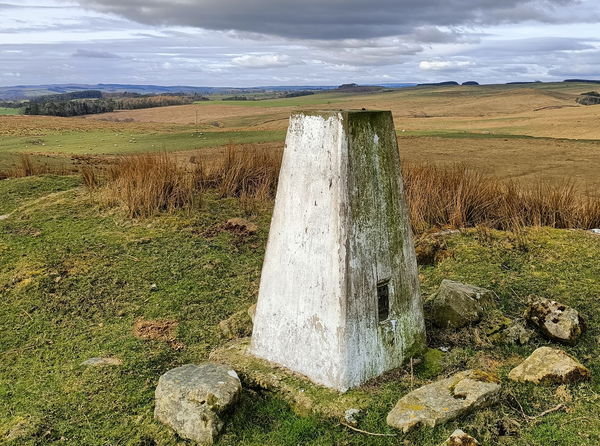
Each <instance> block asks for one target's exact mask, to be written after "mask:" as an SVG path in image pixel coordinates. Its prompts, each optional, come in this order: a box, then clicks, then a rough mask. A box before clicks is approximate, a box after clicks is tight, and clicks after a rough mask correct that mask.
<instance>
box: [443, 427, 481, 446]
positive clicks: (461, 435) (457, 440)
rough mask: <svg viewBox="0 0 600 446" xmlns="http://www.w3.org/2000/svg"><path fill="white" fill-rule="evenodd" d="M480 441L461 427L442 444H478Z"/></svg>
mask: <svg viewBox="0 0 600 446" xmlns="http://www.w3.org/2000/svg"><path fill="white" fill-rule="evenodd" d="M478 445H479V442H478V441H477V440H476V439H475V438H473V437H471V436H470V435H469V434H467V433H465V432H464V431H462V430H461V429H456V430H455V431H454V432H452V435H450V438H448V439H447V440H446V441H445V442H444V443H442V444H441V445H440V446H478Z"/></svg>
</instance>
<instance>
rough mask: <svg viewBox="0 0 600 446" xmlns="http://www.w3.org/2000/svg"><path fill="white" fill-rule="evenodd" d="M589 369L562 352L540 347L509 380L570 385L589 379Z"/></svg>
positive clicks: (516, 369)
mask: <svg viewBox="0 0 600 446" xmlns="http://www.w3.org/2000/svg"><path fill="white" fill-rule="evenodd" d="M590 376H591V372H590V371H589V369H587V368H586V367H584V366H583V365H581V364H580V363H579V362H578V361H577V360H576V359H575V358H573V357H572V356H570V355H568V354H567V353H565V352H564V351H562V350H558V349H554V348H550V347H540V348H538V349H537V350H535V351H534V352H533V353H532V354H531V355H530V356H529V357H528V358H527V359H526V360H525V361H523V362H522V363H521V364H519V365H518V366H517V367H515V368H514V369H512V370H511V371H510V373H509V374H508V378H509V379H511V380H513V381H518V382H532V383H535V384H540V383H570V382H575V381H581V380H585V379H588V378H589V377H590Z"/></svg>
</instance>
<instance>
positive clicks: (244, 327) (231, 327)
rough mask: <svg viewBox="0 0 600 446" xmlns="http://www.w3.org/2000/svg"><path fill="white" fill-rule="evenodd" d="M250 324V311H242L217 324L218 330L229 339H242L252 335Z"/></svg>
mask: <svg viewBox="0 0 600 446" xmlns="http://www.w3.org/2000/svg"><path fill="white" fill-rule="evenodd" d="M252 322H253V321H252V316H250V310H249V309H248V310H242V311H238V312H237V313H233V314H232V315H231V316H229V317H228V318H227V319H225V320H222V321H221V322H219V328H220V329H221V332H222V333H223V334H224V335H225V336H226V337H227V338H229V339H237V338H244V337H247V336H250V335H251V334H252Z"/></svg>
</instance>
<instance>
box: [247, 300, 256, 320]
mask: <svg viewBox="0 0 600 446" xmlns="http://www.w3.org/2000/svg"><path fill="white" fill-rule="evenodd" d="M255 314H256V304H254V305H250V306H249V307H248V316H250V319H252V323H254V315H255Z"/></svg>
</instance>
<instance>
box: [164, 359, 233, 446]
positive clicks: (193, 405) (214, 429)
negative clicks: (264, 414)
mask: <svg viewBox="0 0 600 446" xmlns="http://www.w3.org/2000/svg"><path fill="white" fill-rule="evenodd" d="M241 390H242V386H241V383H240V380H239V378H238V376H237V374H236V372H235V371H234V370H232V369H231V368H229V367H226V366H223V365H220V364H213V363H205V364H202V365H194V364H187V365H184V366H182V367H178V368H176V369H173V370H169V371H168V372H167V373H165V374H164V375H162V376H161V377H160V379H159V381H158V386H157V387H156V392H155V397H156V407H155V409H154V417H155V418H156V419H157V420H159V421H160V422H161V423H164V424H166V425H168V426H170V427H171V428H173V430H175V432H177V434H178V435H179V436H180V437H182V438H186V439H189V440H194V441H197V442H198V443H201V444H212V443H214V442H215V440H216V438H217V436H218V435H219V432H220V431H221V429H222V428H223V419H222V416H223V414H224V413H225V412H226V411H227V410H228V409H229V408H230V406H231V405H232V404H234V403H235V402H236V401H237V399H238V397H239V395H240V393H241Z"/></svg>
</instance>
